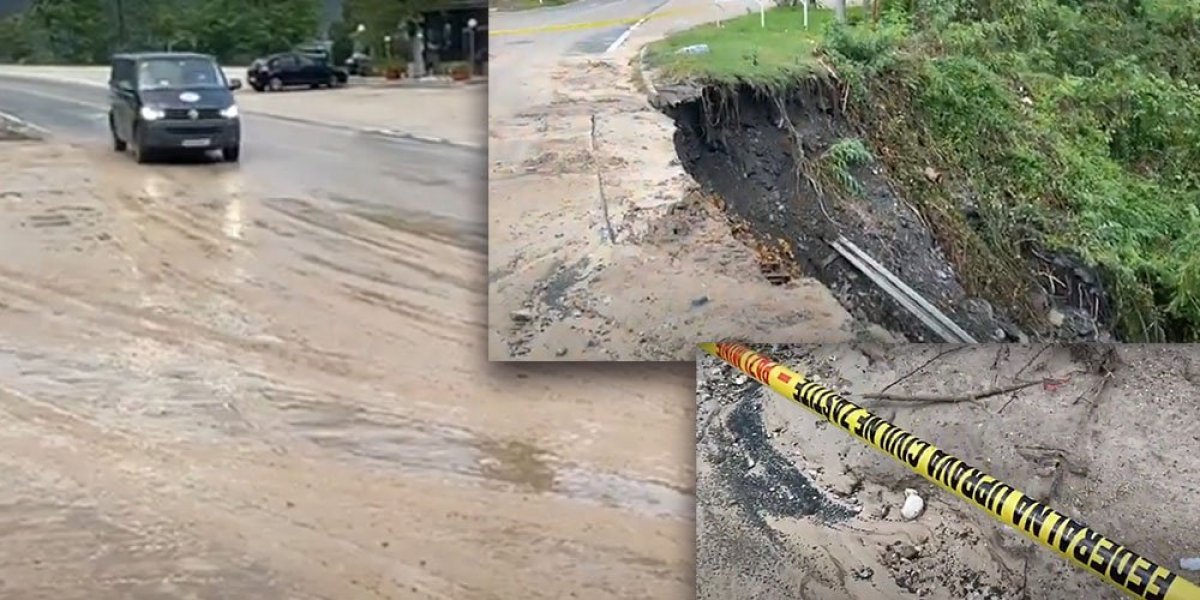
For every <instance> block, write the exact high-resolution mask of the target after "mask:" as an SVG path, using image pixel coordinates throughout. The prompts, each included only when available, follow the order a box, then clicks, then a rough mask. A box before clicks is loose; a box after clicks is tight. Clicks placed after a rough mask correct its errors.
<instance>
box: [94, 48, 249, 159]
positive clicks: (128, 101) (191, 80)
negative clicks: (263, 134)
mask: <svg viewBox="0 0 1200 600" xmlns="http://www.w3.org/2000/svg"><path fill="white" fill-rule="evenodd" d="M240 87H242V82H241V81H239V80H237V79H229V80H226V78H225V74H224V72H222V71H221V67H220V66H219V65H217V61H216V59H214V58H213V57H211V56H208V55H206V54H190V53H182V52H156V53H141V54H117V55H115V56H113V58H112V72H111V74H110V75H109V81H108V89H109V97H110V104H111V106H110V108H109V112H108V128H109V131H111V132H112V140H113V149H114V150H116V151H117V152H124V151H125V149H126V148H127V147H128V148H130V149H131V150H132V152H133V156H134V158H136V159H137V161H138V162H146V161H147V160H149V159H150V158H152V157H153V156H154V155H156V154H159V153H164V152H167V151H178V150H186V151H195V152H207V151H209V150H220V151H221V153H222V155H223V157H224V159H225V160H227V161H230V162H236V161H237V160H238V158H239V156H240V155H241V142H242V125H241V119H239V118H238V107H237V102H235V101H234V98H233V90H236V89H238V88H240Z"/></svg>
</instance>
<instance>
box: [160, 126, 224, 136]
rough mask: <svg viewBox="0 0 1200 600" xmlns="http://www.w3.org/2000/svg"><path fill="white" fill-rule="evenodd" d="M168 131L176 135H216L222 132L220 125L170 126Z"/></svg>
mask: <svg viewBox="0 0 1200 600" xmlns="http://www.w3.org/2000/svg"><path fill="white" fill-rule="evenodd" d="M167 132H168V133H172V134H175V135H216V134H218V133H221V128H220V127H168V128H167Z"/></svg>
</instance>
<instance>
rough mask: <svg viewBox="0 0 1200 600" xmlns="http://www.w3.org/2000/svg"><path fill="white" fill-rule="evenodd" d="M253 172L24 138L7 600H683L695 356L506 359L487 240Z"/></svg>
mask: <svg viewBox="0 0 1200 600" xmlns="http://www.w3.org/2000/svg"><path fill="white" fill-rule="evenodd" d="M300 141H301V140H297V142H300ZM263 160H266V159H265V158H262V157H261V156H260V161H259V162H262V161H263ZM256 164H258V163H256V162H254V161H251V162H249V163H247V164H245V165H241V167H242V168H241V169H239V168H238V166H232V165H219V164H217V165H203V164H201V165H195V164H164V165H136V164H135V163H133V162H132V161H130V160H128V157H126V156H121V155H118V154H114V153H112V152H111V151H110V150H108V149H107V148H106V147H105V145H104V144H103V143H102V142H96V143H91V142H88V143H82V142H81V143H80V145H69V144H66V143H63V142H61V141H47V142H34V141H4V142H0V165H2V167H0V168H2V169H3V176H2V177H0V255H3V256H4V257H5V259H4V261H2V264H0V482H2V483H3V485H0V489H2V490H3V492H0V531H2V532H4V533H5V544H4V547H3V549H2V550H0V572H3V584H2V585H3V587H2V588H0V589H3V593H2V594H0V595H4V596H6V597H7V596H12V597H20V598H32V599H36V598H55V599H64V598H88V599H97V598H98V599H107V598H196V597H237V598H330V599H333V598H338V599H341V598H363V599H366V598H456V599H457V598H481V599H482V598H513V597H518V596H519V597H524V598H562V597H567V596H571V597H578V598H597V599H607V598H668V597H683V596H684V595H686V594H687V593H688V590H690V588H691V580H692V575H691V573H692V571H691V568H690V565H691V563H692V546H691V542H690V539H691V535H690V532H691V530H692V528H693V525H692V512H691V499H690V498H691V494H690V487H691V481H692V477H691V465H690V464H689V463H690V462H691V460H690V456H691V448H690V443H689V442H688V440H687V437H688V431H689V430H690V425H689V423H690V422H691V420H692V417H691V407H690V402H688V396H690V391H689V389H690V387H691V385H692V372H691V369H690V367H689V366H688V365H676V366H675V367H676V368H670V369H665V368H662V367H658V368H652V367H649V366H646V367H638V366H633V365H629V366H625V367H624V368H622V369H621V371H620V372H619V373H617V372H607V371H606V370H605V369H593V370H587V371H584V370H572V369H570V368H566V369H548V370H543V369H541V368H540V367H538V366H531V367H527V368H525V367H522V368H513V369H496V368H493V367H491V366H489V365H488V363H487V362H486V357H485V351H484V348H483V343H482V340H483V338H484V336H483V333H484V327H483V318H484V317H483V312H484V302H485V299H484V297H483V296H482V294H481V293H480V292H479V290H482V288H483V272H484V269H483V260H484V258H483V256H482V255H481V254H480V253H479V250H478V248H477V246H476V245H475V244H474V243H471V242H469V241H464V240H463V239H460V237H459V235H458V234H457V233H456V232H454V231H448V230H443V229H438V228H437V227H435V226H433V225H430V224H427V223H422V222H420V221H417V220H413V219H412V218H410V217H411V215H409V216H397V217H395V218H392V217H389V216H388V215H387V214H385V213H370V212H363V211H362V210H360V208H361V207H355V206H353V205H350V204H348V203H347V201H346V200H345V199H344V198H342V199H340V198H338V197H336V196H335V195H332V194H328V195H326V194H323V193H314V194H309V195H297V196H290V197H277V196H272V195H271V194H269V193H265V190H266V189H268V188H269V187H270V186H269V185H264V184H265V183H267V182H259V181H257V180H256V179H253V178H249V179H248V178H247V177H246V176H244V175H243V174H242V172H243V171H245V172H257V173H259V174H260V176H268V177H273V175H270V173H271V171H270V170H269V169H266V170H261V171H256V170H255V169H257V167H255V165H256ZM331 164H333V163H331ZM466 177H468V176H467V175H464V178H466ZM397 189H401V188H397ZM414 349H417V351H415V352H414V351H412V350H414ZM597 389H603V390H604V393H602V394H598V393H596V392H595V390H597Z"/></svg>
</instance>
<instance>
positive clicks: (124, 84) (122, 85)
mask: <svg viewBox="0 0 1200 600" xmlns="http://www.w3.org/2000/svg"><path fill="white" fill-rule="evenodd" d="M117 89H118V90H121V91H122V92H132V91H133V84H132V83H130V82H128V81H126V80H124V79H120V80H117Z"/></svg>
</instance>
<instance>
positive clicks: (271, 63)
mask: <svg viewBox="0 0 1200 600" xmlns="http://www.w3.org/2000/svg"><path fill="white" fill-rule="evenodd" d="M346 79H347V75H346V72H345V71H343V70H342V69H338V68H336V67H334V66H332V65H330V64H329V63H328V62H327V61H320V60H316V59H315V58H313V57H311V56H308V55H306V54H304V53H301V52H284V53H282V54H273V55H271V56H267V57H264V58H260V59H258V60H255V61H254V62H253V63H252V64H251V65H250V68H249V69H247V70H246V81H247V82H248V83H249V84H250V87H252V88H254V91H256V92H261V91H263V90H271V91H273V92H277V91H279V90H282V89H284V88H288V87H295V86H308V87H311V88H318V87H321V86H327V87H331V88H332V87H337V86H340V85H344V84H345V83H346Z"/></svg>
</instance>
